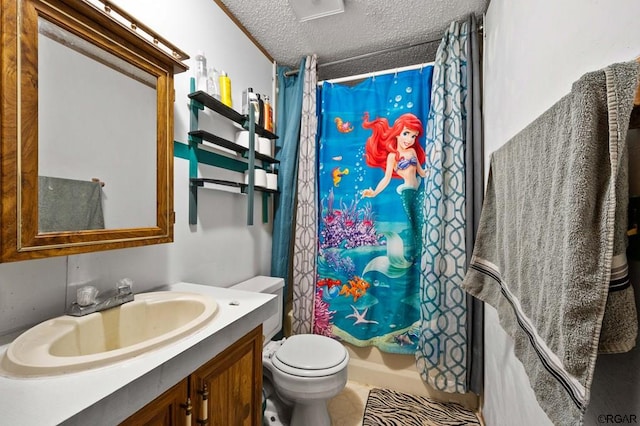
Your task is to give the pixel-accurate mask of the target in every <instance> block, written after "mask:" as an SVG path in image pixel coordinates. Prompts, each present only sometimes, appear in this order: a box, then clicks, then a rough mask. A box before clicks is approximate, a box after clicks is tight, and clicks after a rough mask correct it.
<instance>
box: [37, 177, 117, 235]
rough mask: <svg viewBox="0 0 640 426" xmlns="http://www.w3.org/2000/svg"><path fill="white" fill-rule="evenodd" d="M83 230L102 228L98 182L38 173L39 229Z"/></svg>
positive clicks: (102, 219)
mask: <svg viewBox="0 0 640 426" xmlns="http://www.w3.org/2000/svg"><path fill="white" fill-rule="evenodd" d="M87 229H104V215H103V212H102V187H101V185H100V183H99V182H89V181H82V180H75V179H63V178H56V177H49V176H39V177H38V230H39V232H64V231H82V230H87Z"/></svg>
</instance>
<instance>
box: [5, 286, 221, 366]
mask: <svg viewBox="0 0 640 426" xmlns="http://www.w3.org/2000/svg"><path fill="white" fill-rule="evenodd" d="M217 310H218V305H217V303H216V302H215V300H214V299H213V298H212V297H210V296H206V295H203V294H198V293H184V292H174V291H160V292H153V293H141V294H137V295H135V299H134V301H132V302H129V303H125V304H124V305H121V306H119V307H116V308H112V309H108V310H106V311H102V312H96V313H93V314H89V315H86V316H82V317H72V316H67V315H63V316H60V317H57V318H53V319H51V320H48V321H45V322H43V323H40V324H38V325H36V326H34V327H32V328H30V329H29V330H27V331H25V332H24V333H23V334H22V335H20V336H19V337H18V338H17V339H16V340H14V341H13V342H12V343H11V344H10V345H9V347H8V349H7V351H6V353H5V355H4V356H3V358H2V362H1V366H2V370H4V372H5V373H8V374H9V375H14V376H21V377H25V376H27V377H28V376H46V375H59V374H66V373H70V372H75V371H81V370H88V369H92V368H97V367H101V366H104V365H107V364H112V363H114V362H117V361H122V360H125V359H129V358H131V357H134V356H138V355H140V354H143V353H144V352H146V351H149V350H152V349H154V348H157V347H159V346H163V345H166V344H168V343H171V342H174V341H176V340H178V339H180V338H183V337H186V336H188V335H189V334H192V333H194V332H195V331H197V330H199V329H200V328H202V327H203V326H204V325H206V324H207V323H209V322H210V321H211V320H212V319H213V318H214V317H215V314H216V312H217Z"/></svg>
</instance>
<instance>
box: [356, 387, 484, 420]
mask: <svg viewBox="0 0 640 426" xmlns="http://www.w3.org/2000/svg"><path fill="white" fill-rule="evenodd" d="M384 425H389V426H391V425H397V426H399V425H402V426H453V425H480V421H479V420H478V417H477V416H476V415H475V414H474V413H473V412H472V411H470V410H468V409H466V408H464V407H463V406H462V405H460V404H456V403H452V402H438V401H436V400H433V399H431V398H427V397H425V396H414V395H409V394H406V393H402V392H398V391H394V390H390V389H378V388H375V389H371V391H370V392H369V397H368V398H367V406H366V407H365V409H364V418H363V419H362V426H384Z"/></svg>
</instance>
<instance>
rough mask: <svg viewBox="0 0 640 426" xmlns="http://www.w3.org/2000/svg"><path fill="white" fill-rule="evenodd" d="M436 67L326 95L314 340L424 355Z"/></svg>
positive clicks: (335, 87) (325, 88) (328, 86)
mask: <svg viewBox="0 0 640 426" xmlns="http://www.w3.org/2000/svg"><path fill="white" fill-rule="evenodd" d="M432 70H433V67H431V66H426V67H423V68H420V69H416V70H410V71H403V72H399V73H395V74H394V73H392V74H387V75H381V76H375V77H370V78H368V79H366V80H365V81H363V82H361V83H359V84H357V85H355V86H353V87H348V86H344V85H339V84H332V83H327V82H325V83H324V84H323V85H322V87H321V89H320V96H319V99H320V102H321V103H320V111H319V119H320V126H319V148H318V198H319V208H318V255H317V275H318V277H317V282H316V293H315V305H314V324H313V331H314V333H317V334H323V335H326V336H330V337H336V338H339V339H341V340H344V341H346V342H349V343H351V344H354V345H356V346H371V345H373V346H377V347H378V348H379V349H380V350H382V351H385V352H390V353H403V354H414V353H415V352H416V344H417V342H418V339H419V334H420V333H419V327H420V274H421V272H420V256H421V252H422V238H421V234H420V233H421V230H422V227H423V222H424V219H423V208H422V205H423V204H424V185H423V184H422V180H423V179H424V178H425V177H427V176H429V174H430V173H431V171H430V170H429V169H427V168H425V164H426V154H425V152H428V149H427V148H426V147H425V138H424V133H425V126H426V123H427V117H428V112H429V106H430V93H431V77H432Z"/></svg>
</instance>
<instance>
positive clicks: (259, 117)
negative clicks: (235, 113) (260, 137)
mask: <svg viewBox="0 0 640 426" xmlns="http://www.w3.org/2000/svg"><path fill="white" fill-rule="evenodd" d="M256 96H257V97H258V115H257V116H256V124H257V125H258V126H260V127H264V114H263V113H262V111H264V100H263V99H262V97H261V96H260V94H258V93H256Z"/></svg>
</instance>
